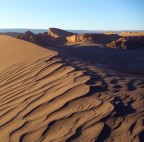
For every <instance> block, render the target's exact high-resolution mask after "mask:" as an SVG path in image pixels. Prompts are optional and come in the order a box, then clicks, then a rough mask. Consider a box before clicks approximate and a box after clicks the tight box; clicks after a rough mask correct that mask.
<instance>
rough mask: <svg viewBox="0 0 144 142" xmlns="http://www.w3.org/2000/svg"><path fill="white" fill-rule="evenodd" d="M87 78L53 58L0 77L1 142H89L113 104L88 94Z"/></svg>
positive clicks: (29, 62) (7, 71)
mask: <svg viewBox="0 0 144 142" xmlns="http://www.w3.org/2000/svg"><path fill="white" fill-rule="evenodd" d="M89 79H90V77H89V76H86V75H84V72H83V71H77V70H75V68H73V67H71V66H66V65H64V64H63V63H62V62H61V60H60V59H58V58H56V57H51V56H49V57H41V58H37V59H33V60H27V61H23V62H20V63H17V64H15V65H13V66H11V67H9V68H7V69H5V70H4V71H3V72H1V73H0V141H1V142H70V141H74V142H80V141H83V142H94V141H96V140H97V139H98V137H99V135H100V134H101V132H102V130H103V128H104V125H105V124H104V122H102V121H101V120H102V119H103V118H105V117H106V116H108V115H109V114H110V113H111V112H112V110H113V105H111V104H110V103H108V102H103V101H100V100H98V99H97V98H95V97H92V96H90V95H89V91H90V86H89V85H87V84H86V82H87V81H88V80H89Z"/></svg>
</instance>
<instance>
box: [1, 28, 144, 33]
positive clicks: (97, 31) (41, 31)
mask: <svg viewBox="0 0 144 142" xmlns="http://www.w3.org/2000/svg"><path fill="white" fill-rule="evenodd" d="M27 31H31V32H33V33H35V34H38V33H44V32H47V31H48V29H22V28H20V29H0V33H5V32H17V33H25V32H27ZM66 31H69V32H72V33H78V34H83V33H104V32H109V31H110V30H66ZM124 31H129V32H144V30H119V31H116V30H114V31H113V32H115V33H120V32H124Z"/></svg>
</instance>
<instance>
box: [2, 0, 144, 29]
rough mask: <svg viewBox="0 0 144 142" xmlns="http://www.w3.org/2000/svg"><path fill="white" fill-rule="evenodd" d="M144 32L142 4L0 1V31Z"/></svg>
mask: <svg viewBox="0 0 144 142" xmlns="http://www.w3.org/2000/svg"><path fill="white" fill-rule="evenodd" d="M48 27H57V28H62V29H75V30H77V29H80V30H144V0H0V28H36V29H39V28H40V29H47V28H48Z"/></svg>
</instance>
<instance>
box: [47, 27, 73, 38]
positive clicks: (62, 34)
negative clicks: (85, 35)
mask: <svg viewBox="0 0 144 142" xmlns="http://www.w3.org/2000/svg"><path fill="white" fill-rule="evenodd" d="M73 34H74V33H71V32H68V31H65V30H61V29H57V28H49V29H48V35H49V36H51V37H53V38H66V37H67V36H71V35H73Z"/></svg>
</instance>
